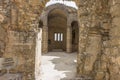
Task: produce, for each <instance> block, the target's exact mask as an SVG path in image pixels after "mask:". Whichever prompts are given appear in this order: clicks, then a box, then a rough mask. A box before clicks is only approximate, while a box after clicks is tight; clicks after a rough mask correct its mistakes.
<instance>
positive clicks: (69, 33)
mask: <svg viewBox="0 0 120 80" xmlns="http://www.w3.org/2000/svg"><path fill="white" fill-rule="evenodd" d="M66 39H67V40H66V52H67V53H71V52H72V27H71V26H68V27H67V38H66Z"/></svg>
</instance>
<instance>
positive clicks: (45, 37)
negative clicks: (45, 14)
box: [42, 26, 48, 53]
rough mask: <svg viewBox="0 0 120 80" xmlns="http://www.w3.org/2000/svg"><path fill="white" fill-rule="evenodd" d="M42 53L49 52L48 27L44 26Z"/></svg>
mask: <svg viewBox="0 0 120 80" xmlns="http://www.w3.org/2000/svg"><path fill="white" fill-rule="evenodd" d="M42 32H43V33H42V53H47V52H48V27H47V26H43V31H42Z"/></svg>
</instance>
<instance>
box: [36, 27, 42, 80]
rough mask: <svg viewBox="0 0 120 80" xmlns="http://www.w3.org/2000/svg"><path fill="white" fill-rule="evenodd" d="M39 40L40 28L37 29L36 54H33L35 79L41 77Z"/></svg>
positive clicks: (38, 79) (40, 36) (40, 38)
mask: <svg viewBox="0 0 120 80" xmlns="http://www.w3.org/2000/svg"><path fill="white" fill-rule="evenodd" d="M41 40H42V28H40V29H39V31H38V33H37V38H36V55H35V80H40V79H41V77H40V76H41Z"/></svg>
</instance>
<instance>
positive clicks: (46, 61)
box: [41, 53, 75, 80]
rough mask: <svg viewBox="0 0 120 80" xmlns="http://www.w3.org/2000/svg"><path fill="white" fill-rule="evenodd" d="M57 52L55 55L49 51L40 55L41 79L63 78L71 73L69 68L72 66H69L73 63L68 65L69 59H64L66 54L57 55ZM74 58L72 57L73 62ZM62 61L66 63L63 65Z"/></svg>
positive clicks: (53, 79) (57, 79)
mask: <svg viewBox="0 0 120 80" xmlns="http://www.w3.org/2000/svg"><path fill="white" fill-rule="evenodd" d="M57 54H58V55H56V53H53V54H52V53H50V54H48V55H43V56H42V64H41V65H42V66H41V76H42V77H41V80H64V78H67V77H69V76H68V75H71V74H72V73H73V72H72V70H71V69H72V68H74V67H72V68H71V66H75V65H69V63H70V62H69V61H70V60H68V61H67V60H65V61H64V59H65V55H66V54H64V55H61V54H60V55H59V53H57ZM67 55H69V54H67ZM68 58H69V57H68ZM66 59H67V57H66ZM61 60H63V61H61ZM74 60H75V59H73V63H75V62H74ZM64 63H65V64H66V65H64ZM69 67H70V68H69ZM65 68H66V69H65ZM73 74H74V73H73Z"/></svg>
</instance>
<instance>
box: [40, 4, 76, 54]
mask: <svg viewBox="0 0 120 80" xmlns="http://www.w3.org/2000/svg"><path fill="white" fill-rule="evenodd" d="M41 20H42V21H43V38H42V53H47V52H51V51H58V52H59V51H66V52H67V53H71V52H72V27H71V26H72V25H71V22H72V21H74V20H75V21H77V10H76V9H75V8H72V7H68V6H66V5H64V4H59V3H58V4H54V5H51V6H49V7H46V8H45V9H44V11H43V13H42V15H41Z"/></svg>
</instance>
